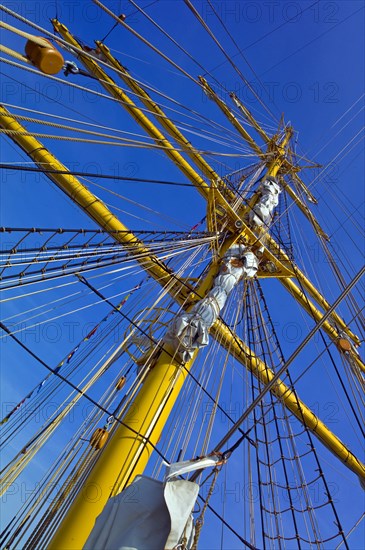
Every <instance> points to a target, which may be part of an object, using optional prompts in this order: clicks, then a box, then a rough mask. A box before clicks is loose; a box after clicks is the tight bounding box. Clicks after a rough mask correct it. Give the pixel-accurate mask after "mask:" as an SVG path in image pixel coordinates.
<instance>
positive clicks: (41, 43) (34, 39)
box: [0, 21, 49, 48]
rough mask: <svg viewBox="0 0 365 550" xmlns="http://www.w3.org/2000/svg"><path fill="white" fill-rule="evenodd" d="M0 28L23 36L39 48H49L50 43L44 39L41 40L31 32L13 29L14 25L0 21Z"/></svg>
mask: <svg viewBox="0 0 365 550" xmlns="http://www.w3.org/2000/svg"><path fill="white" fill-rule="evenodd" d="M0 27H3V29H6V30H7V31H11V32H13V33H15V34H18V35H19V36H22V37H23V38H26V39H27V40H31V41H32V42H34V43H35V44H37V45H38V46H41V47H42V48H45V47H49V42H48V41H47V40H45V39H44V38H39V37H37V36H34V35H33V34H30V33H29V32H25V31H21V30H20V29H17V28H16V27H13V26H12V25H9V24H8V23H5V22H4V21H0Z"/></svg>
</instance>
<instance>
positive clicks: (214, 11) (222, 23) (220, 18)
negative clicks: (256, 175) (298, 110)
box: [129, 0, 281, 116]
mask: <svg viewBox="0 0 365 550" xmlns="http://www.w3.org/2000/svg"><path fill="white" fill-rule="evenodd" d="M129 1H131V0H129ZM208 4H209V6H210V7H211V9H212V10H213V13H214V15H215V16H216V18H217V19H218V21H219V22H220V24H221V25H222V27H223V28H224V30H225V32H226V34H227V35H228V37H229V38H230V39H231V41H232V42H233V44H234V45H235V47H236V48H237V50H238V53H239V54H240V55H241V57H242V59H243V60H244V61H245V63H246V64H247V65H248V67H249V68H250V69H251V71H252V73H253V75H254V76H255V78H256V79H257V81H258V82H259V84H260V85H261V87H262V89H263V90H264V91H265V92H266V93H267V95H268V97H269V100H270V101H271V102H272V103H273V105H274V107H275V108H276V110H277V112H278V113H279V115H280V116H281V111H280V109H279V107H278V106H277V105H276V103H275V101H274V98H273V97H271V96H270V92H269V91H268V90H267V89H266V87H265V85H264V83H263V82H262V81H261V79H260V77H259V75H258V74H257V72H256V71H255V69H254V68H253V66H252V65H251V63H250V62H249V61H248V59H247V57H246V56H245V54H244V53H243V51H242V49H241V48H240V47H239V45H238V44H237V42H236V40H235V39H234V38H233V36H232V34H231V33H230V31H229V29H228V27H227V25H226V24H225V23H224V21H223V19H222V17H221V16H220V15H219V13H218V12H217V10H216V9H215V7H214V5H213V4H212V2H211V1H210V0H208ZM233 57H234V56H233V55H231V56H230V59H231V60H232V58H233ZM235 67H236V65H235ZM240 74H241V72H240ZM244 83H245V84H246V79H245V80H244ZM251 91H252V90H251ZM256 97H257V96H256Z"/></svg>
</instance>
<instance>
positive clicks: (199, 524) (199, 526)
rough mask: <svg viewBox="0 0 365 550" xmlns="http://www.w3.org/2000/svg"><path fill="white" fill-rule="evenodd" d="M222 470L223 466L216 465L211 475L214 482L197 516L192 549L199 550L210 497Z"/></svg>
mask: <svg viewBox="0 0 365 550" xmlns="http://www.w3.org/2000/svg"><path fill="white" fill-rule="evenodd" d="M220 470H221V467H220V468H218V467H216V468H214V470H213V472H212V474H210V475H213V479H212V483H211V484H210V487H209V492H208V495H207V498H206V500H205V503H204V506H203V508H202V511H201V513H200V515H199V517H198V518H197V520H196V522H195V534H194V540H193V544H192V547H191V550H197V548H198V541H199V537H200V532H201V530H202V528H203V525H204V516H205V512H206V510H207V508H208V504H209V500H210V498H211V496H212V494H213V491H214V487H215V484H216V481H217V478H218V474H219V472H220Z"/></svg>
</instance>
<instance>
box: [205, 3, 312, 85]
mask: <svg viewBox="0 0 365 550" xmlns="http://www.w3.org/2000/svg"><path fill="white" fill-rule="evenodd" d="M319 2H320V0H316V1H315V2H313V4H310V5H309V6H307V7H306V8H304V9H302V8H301V13H302V14H303V13H304V12H306V11H308V10H310V9H312V8H313V7H314V6H315V5H317V4H319ZM296 18H297V15H293V16H292V17H288V18H286V19H285V21H284V22H283V23H281V24H280V25H278V26H277V27H275V28H274V29H272V30H271V31H269V32H267V33H265V34H263V35H262V36H261V37H260V38H257V39H256V40H254V42H251V43H250V44H248V45H247V46H245V47H244V48H243V51H245V50H248V49H249V48H252V46H256V44H258V43H259V42H261V41H262V40H264V39H265V38H267V37H268V36H270V35H271V34H273V33H274V32H276V31H278V30H279V29H281V28H282V27H284V26H285V25H287V24H288V23H290V22H294V21H295V19H296ZM239 53H240V52H238V53H235V54H233V55H231V57H232V58H233V57H236V56H237V55H238V54H239ZM225 63H226V61H222V63H219V65H216V66H215V67H213V68H212V69H211V71H215V70H216V69H219V67H221V66H222V65H224V64H225ZM206 74H208V73H206ZM203 76H205V75H203Z"/></svg>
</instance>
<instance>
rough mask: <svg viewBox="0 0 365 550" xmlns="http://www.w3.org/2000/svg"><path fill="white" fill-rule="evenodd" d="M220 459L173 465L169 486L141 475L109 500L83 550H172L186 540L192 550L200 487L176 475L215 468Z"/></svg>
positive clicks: (168, 478)
mask: <svg viewBox="0 0 365 550" xmlns="http://www.w3.org/2000/svg"><path fill="white" fill-rule="evenodd" d="M219 460H220V459H219V457H216V456H212V457H204V458H203V459H198V460H191V461H186V462H180V463H175V464H171V465H170V466H168V468H167V475H166V480H167V481H166V482H165V483H163V482H161V481H157V480H155V479H151V478H148V477H145V476H137V477H136V478H135V480H134V481H133V483H132V484H131V485H129V486H128V487H127V488H126V489H124V491H122V492H121V493H120V494H119V495H117V496H115V497H113V498H111V499H109V501H108V503H107V505H106V506H105V508H104V510H103V512H102V513H101V514H100V515H99V517H98V518H97V520H96V523H95V526H94V528H93V530H92V532H91V534H90V536H89V538H88V539H87V541H86V543H85V546H84V549H83V550H172V549H173V548H175V547H176V546H177V545H178V544H179V543H180V541H181V540H182V538H184V540H186V542H185V546H186V548H190V547H191V545H192V542H193V537H194V525H193V517H192V511H193V508H194V505H195V502H196V499H197V497H198V493H199V485H198V484H197V483H193V482H192V481H187V480H185V479H176V476H177V475H181V474H182V473H185V472H188V471H193V470H197V469H203V468H207V467H209V466H210V467H211V466H215V465H216V464H217V462H219Z"/></svg>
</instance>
